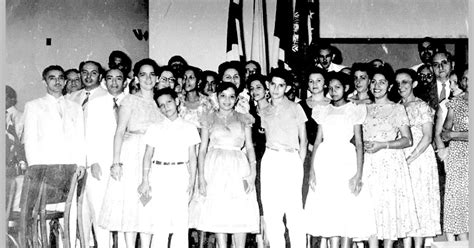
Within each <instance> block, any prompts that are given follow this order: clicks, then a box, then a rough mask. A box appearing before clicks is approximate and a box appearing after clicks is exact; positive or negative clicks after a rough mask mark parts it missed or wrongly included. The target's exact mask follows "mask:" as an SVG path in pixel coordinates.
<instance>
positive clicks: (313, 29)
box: [308, 0, 319, 45]
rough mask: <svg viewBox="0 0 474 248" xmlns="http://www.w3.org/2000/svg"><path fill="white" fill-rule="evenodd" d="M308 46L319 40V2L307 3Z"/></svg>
mask: <svg viewBox="0 0 474 248" xmlns="http://www.w3.org/2000/svg"><path fill="white" fill-rule="evenodd" d="M308 17H309V18H308V44H310V45H313V44H316V43H317V41H318V39H319V0H309V2H308Z"/></svg>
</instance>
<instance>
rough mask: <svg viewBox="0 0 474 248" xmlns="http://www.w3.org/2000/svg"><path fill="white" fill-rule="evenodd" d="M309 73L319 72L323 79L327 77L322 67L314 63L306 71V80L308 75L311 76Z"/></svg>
mask: <svg viewBox="0 0 474 248" xmlns="http://www.w3.org/2000/svg"><path fill="white" fill-rule="evenodd" d="M311 74H321V75H322V76H323V78H324V79H325V80H326V77H327V72H326V71H325V70H324V69H323V68H321V67H319V66H314V65H313V66H311V67H309V68H308V70H307V71H306V81H308V79H309V76H311Z"/></svg>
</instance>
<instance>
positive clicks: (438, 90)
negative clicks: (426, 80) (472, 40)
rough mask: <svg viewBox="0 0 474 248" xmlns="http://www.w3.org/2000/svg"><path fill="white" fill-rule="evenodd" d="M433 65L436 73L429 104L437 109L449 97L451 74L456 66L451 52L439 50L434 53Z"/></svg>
mask: <svg viewBox="0 0 474 248" xmlns="http://www.w3.org/2000/svg"><path fill="white" fill-rule="evenodd" d="M431 65H432V67H433V72H434V75H435V82H433V84H432V85H431V89H430V97H429V99H428V104H429V105H430V106H431V107H432V108H433V109H435V110H437V109H438V107H440V103H441V102H443V100H445V99H448V97H449V94H450V88H449V86H450V81H449V75H450V73H451V71H452V70H453V68H454V63H453V61H452V59H451V54H450V53H449V52H447V51H439V52H436V53H435V54H434V56H433V59H432V62H431Z"/></svg>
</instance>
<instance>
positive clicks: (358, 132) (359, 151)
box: [349, 124, 364, 195]
mask: <svg viewBox="0 0 474 248" xmlns="http://www.w3.org/2000/svg"><path fill="white" fill-rule="evenodd" d="M354 144H355V149H356V155H357V172H356V174H355V175H354V176H353V177H352V178H351V179H350V180H349V188H350V190H351V192H352V193H353V194H355V195H357V194H359V192H360V190H361V180H362V173H363V166H364V142H363V140H362V125H361V124H358V125H354Z"/></svg>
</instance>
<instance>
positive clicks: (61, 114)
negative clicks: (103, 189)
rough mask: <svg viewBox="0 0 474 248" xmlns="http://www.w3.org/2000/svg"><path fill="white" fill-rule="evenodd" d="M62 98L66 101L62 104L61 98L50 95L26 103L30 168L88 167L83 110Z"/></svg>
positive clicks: (25, 135)
mask: <svg viewBox="0 0 474 248" xmlns="http://www.w3.org/2000/svg"><path fill="white" fill-rule="evenodd" d="M59 99H61V100H62V101H61V104H60V105H58V99H56V98H55V97H53V96H51V95H49V94H47V95H46V96H44V97H41V98H38V99H35V100H33V101H30V102H27V103H26V104H25V112H24V118H25V127H24V129H25V130H24V142H25V152H26V159H27V162H28V165H35V164H77V165H78V166H84V165H85V139H84V117H83V112H82V108H81V106H79V105H78V104H77V103H75V102H73V101H70V100H68V99H65V98H64V97H60V98H59ZM59 106H60V107H59ZM59 108H61V110H60V109H59Z"/></svg>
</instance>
